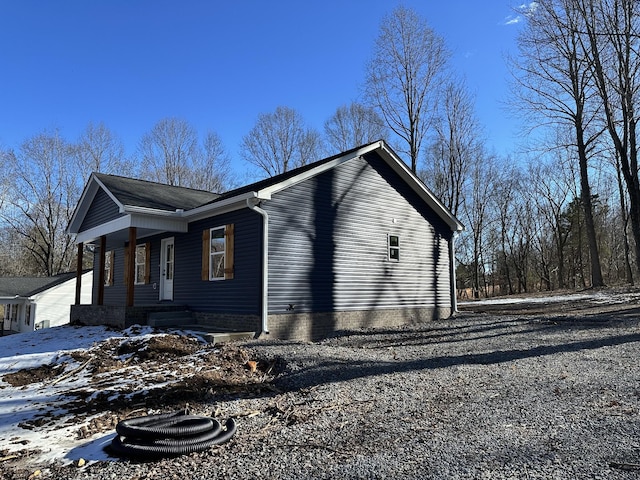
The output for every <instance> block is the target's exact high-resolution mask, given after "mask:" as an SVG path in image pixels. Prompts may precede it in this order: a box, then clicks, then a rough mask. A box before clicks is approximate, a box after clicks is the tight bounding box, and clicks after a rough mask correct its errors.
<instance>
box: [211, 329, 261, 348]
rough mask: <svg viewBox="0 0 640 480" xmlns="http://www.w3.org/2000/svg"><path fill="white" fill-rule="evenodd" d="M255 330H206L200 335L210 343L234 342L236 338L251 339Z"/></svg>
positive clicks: (254, 334)
mask: <svg viewBox="0 0 640 480" xmlns="http://www.w3.org/2000/svg"><path fill="white" fill-rule="evenodd" d="M255 336H256V332H208V333H205V334H204V335H203V336H202V337H203V338H204V339H205V340H206V341H207V342H209V343H211V344H212V345H215V344H217V343H226V342H234V341H238V340H251V339H252V338H255Z"/></svg>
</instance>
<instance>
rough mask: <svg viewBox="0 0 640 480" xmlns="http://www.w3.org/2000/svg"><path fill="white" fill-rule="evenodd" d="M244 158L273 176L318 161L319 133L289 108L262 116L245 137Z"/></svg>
mask: <svg viewBox="0 0 640 480" xmlns="http://www.w3.org/2000/svg"><path fill="white" fill-rule="evenodd" d="M240 148H241V155H242V157H243V158H244V159H245V160H246V161H247V162H249V163H250V164H252V165H255V166H256V167H258V168H260V169H261V170H264V171H265V172H266V173H267V175H269V176H271V177H273V176H275V175H278V174H279V173H283V172H287V171H289V170H292V169H294V168H296V167H300V166H302V165H306V164H307V163H310V162H312V161H314V160H317V159H318V157H319V156H320V155H321V153H322V142H321V139H320V134H319V133H318V132H317V131H315V130H313V129H312V128H309V127H307V126H306V124H305V122H304V120H303V118H302V116H301V115H300V114H299V113H298V112H297V111H295V110H293V109H292V108H289V107H282V106H280V107H278V108H276V110H275V112H273V113H262V114H260V115H259V116H258V120H257V121H256V124H255V125H254V127H253V128H252V129H251V130H250V131H249V133H247V134H246V135H245V136H244V137H242V144H241V146H240Z"/></svg>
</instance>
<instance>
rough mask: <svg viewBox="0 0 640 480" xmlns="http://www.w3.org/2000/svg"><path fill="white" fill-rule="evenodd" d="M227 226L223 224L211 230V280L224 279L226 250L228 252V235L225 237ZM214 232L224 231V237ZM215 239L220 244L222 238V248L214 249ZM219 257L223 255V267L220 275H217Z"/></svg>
mask: <svg viewBox="0 0 640 480" xmlns="http://www.w3.org/2000/svg"><path fill="white" fill-rule="evenodd" d="M225 231H226V226H225V225H222V226H221V227H214V228H212V229H210V230H209V280H211V281H217V280H224V278H225V277H224V268H225V252H226V237H225ZM214 232H222V237H219V236H218V237H215V236H214ZM214 240H215V241H216V243H218V244H220V240H222V245H221V246H222V249H221V250H215V251H214V250H213V248H214ZM217 257H222V260H221V261H222V268H221V269H220V272H219V273H220V274H221V275H219V276H215V268H214V267H215V264H216V260H217Z"/></svg>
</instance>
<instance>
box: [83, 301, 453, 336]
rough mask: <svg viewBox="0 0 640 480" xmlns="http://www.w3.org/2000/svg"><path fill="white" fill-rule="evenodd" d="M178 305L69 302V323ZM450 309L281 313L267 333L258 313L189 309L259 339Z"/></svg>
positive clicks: (124, 324)
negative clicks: (257, 336) (252, 334)
mask: <svg viewBox="0 0 640 480" xmlns="http://www.w3.org/2000/svg"><path fill="white" fill-rule="evenodd" d="M184 310H185V307H184V306H181V305H171V306H169V305H166V306H160V305H158V306H154V305H151V306H139V307H114V306H99V305H72V306H71V323H72V324H75V325H78V324H79V325H109V326H112V327H115V328H128V327H130V326H131V325H134V324H140V325H146V323H147V316H148V314H149V313H150V312H163V311H164V312H166V311H184ZM452 313H453V312H452V310H451V308H438V309H435V308H408V309H387V310H367V311H348V312H326V313H296V312H291V313H284V314H278V315H269V319H268V327H269V333H264V332H262V322H261V319H260V317H259V316H258V315H231V314H221V313H207V312H193V315H194V318H195V319H196V320H197V323H198V324H199V325H203V326H207V327H209V328H210V329H216V330H218V331H220V332H256V335H259V337H260V338H273V339H283V340H304V341H316V340H319V339H322V338H326V337H329V336H332V335H336V334H339V333H342V332H349V331H353V330H361V329H363V328H384V327H397V326H400V325H413V324H419V323H425V322H429V321H432V320H436V319H439V318H447V317H449V316H451V314H452Z"/></svg>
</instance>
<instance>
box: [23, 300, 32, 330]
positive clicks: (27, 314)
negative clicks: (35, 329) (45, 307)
mask: <svg viewBox="0 0 640 480" xmlns="http://www.w3.org/2000/svg"><path fill="white" fill-rule="evenodd" d="M24 324H25V325H31V304H30V303H27V304H26V305H25V309H24Z"/></svg>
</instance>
